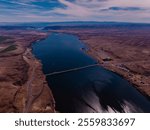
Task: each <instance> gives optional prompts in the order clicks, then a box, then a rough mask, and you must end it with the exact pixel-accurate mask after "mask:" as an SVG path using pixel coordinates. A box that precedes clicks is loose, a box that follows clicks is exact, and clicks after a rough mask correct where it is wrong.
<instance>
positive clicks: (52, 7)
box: [0, 0, 150, 23]
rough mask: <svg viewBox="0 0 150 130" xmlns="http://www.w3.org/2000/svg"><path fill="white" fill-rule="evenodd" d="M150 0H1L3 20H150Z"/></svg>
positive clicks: (0, 7) (0, 8)
mask: <svg viewBox="0 0 150 130" xmlns="http://www.w3.org/2000/svg"><path fill="white" fill-rule="evenodd" d="M149 14H150V0H0V17H1V18H3V19H0V21H18V22H19V21H22V22H23V20H24V21H73V20H81V21H83V20H84V21H85V20H88V21H92V20H93V21H129V22H149V23H150V15H149Z"/></svg>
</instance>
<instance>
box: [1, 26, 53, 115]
mask: <svg viewBox="0 0 150 130" xmlns="http://www.w3.org/2000/svg"><path fill="white" fill-rule="evenodd" d="M46 36H47V34H46V33H43V32H38V31H31V30H30V31H29V30H5V29H2V30H0V112H17V113H18V112H25V113H26V112H55V101H54V98H53V95H52V92H51V90H50V88H49V87H48V84H47V82H46V77H45V76H44V74H43V72H42V65H41V63H40V61H38V60H37V59H36V58H35V57H34V56H33V55H32V53H31V44H32V43H33V42H35V41H37V40H40V39H43V38H45V37H46Z"/></svg>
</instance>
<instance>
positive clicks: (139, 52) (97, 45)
mask: <svg viewBox="0 0 150 130" xmlns="http://www.w3.org/2000/svg"><path fill="white" fill-rule="evenodd" d="M55 32H63V33H70V34H73V35H77V36H78V37H79V39H80V40H82V41H83V42H84V43H85V44H86V45H87V47H88V50H87V51H86V52H87V54H89V55H90V56H92V57H93V58H94V59H96V60H97V61H98V62H99V63H100V64H101V66H103V67H104V68H106V69H108V70H111V71H113V72H115V73H117V74H119V75H121V76H122V77H124V78H125V79H127V80H128V81H129V82H130V83H131V84H134V86H135V87H136V89H138V90H139V91H140V92H141V93H142V94H143V95H145V96H146V97H147V98H148V99H150V87H149V86H150V80H149V78H150V71H149V68H150V60H148V59H149V55H150V52H149V50H150V44H149V41H150V39H149V33H150V30H142V29H140V28H139V29H137V30H136V29H135V30H134V29H133V30H130V28H125V29H120V28H110V29H107V30H106V29H85V30H84V29H75V30H70V29H67V30H56V31H55Z"/></svg>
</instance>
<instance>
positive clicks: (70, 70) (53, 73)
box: [45, 64, 99, 76]
mask: <svg viewBox="0 0 150 130" xmlns="http://www.w3.org/2000/svg"><path fill="white" fill-rule="evenodd" d="M98 65H99V64H92V65H87V66H83V67H78V68H73V69H68V70H63V71H57V72H52V73H49V74H45V75H46V76H52V75H57V74H62V73H67V72H72V71H77V70H82V69H85V68H89V67H94V66H98Z"/></svg>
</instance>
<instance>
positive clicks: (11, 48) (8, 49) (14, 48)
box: [0, 45, 17, 53]
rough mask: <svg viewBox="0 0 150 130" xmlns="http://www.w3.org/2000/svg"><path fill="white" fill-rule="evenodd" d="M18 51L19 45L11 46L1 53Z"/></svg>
mask: <svg viewBox="0 0 150 130" xmlns="http://www.w3.org/2000/svg"><path fill="white" fill-rule="evenodd" d="M16 49H17V45H10V46H8V47H7V48H5V49H4V50H2V51H0V53H6V52H9V51H13V50H16Z"/></svg>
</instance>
